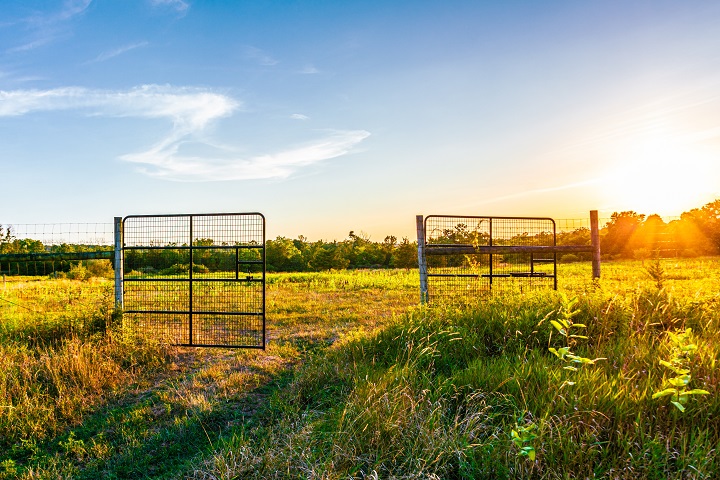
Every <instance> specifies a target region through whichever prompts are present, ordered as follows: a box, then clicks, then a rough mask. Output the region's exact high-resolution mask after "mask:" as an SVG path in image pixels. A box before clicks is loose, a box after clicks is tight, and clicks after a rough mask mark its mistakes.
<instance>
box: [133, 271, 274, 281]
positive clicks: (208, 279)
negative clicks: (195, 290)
mask: <svg viewBox="0 0 720 480" xmlns="http://www.w3.org/2000/svg"><path fill="white" fill-rule="evenodd" d="M231 273H234V272H231ZM258 275H260V273H259V272H258ZM123 281H124V282H126V283H127V282H177V283H198V282H227V283H256V282H257V283H261V282H262V281H263V279H262V278H254V277H249V278H248V277H245V278H188V277H176V278H169V277H167V278H125V279H124V280H123Z"/></svg>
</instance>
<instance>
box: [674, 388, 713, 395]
mask: <svg viewBox="0 0 720 480" xmlns="http://www.w3.org/2000/svg"><path fill="white" fill-rule="evenodd" d="M680 395H710V392H708V391H707V390H702V389H700V388H694V389H692V390H687V391H685V392H680Z"/></svg>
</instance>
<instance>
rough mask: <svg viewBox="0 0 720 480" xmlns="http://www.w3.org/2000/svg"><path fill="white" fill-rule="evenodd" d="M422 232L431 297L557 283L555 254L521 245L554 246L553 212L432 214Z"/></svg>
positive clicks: (467, 295)
mask: <svg viewBox="0 0 720 480" xmlns="http://www.w3.org/2000/svg"><path fill="white" fill-rule="evenodd" d="M424 232H425V245H426V251H425V253H426V255H427V281H428V297H429V298H430V299H434V300H445V301H453V300H461V301H462V300H465V301H472V300H473V299H476V298H477V297H478V296H479V295H482V294H484V293H489V292H491V291H496V292H509V291H528V290H534V289H537V288H557V261H556V254H555V253H537V252H530V251H528V252H524V251H522V248H523V247H554V246H556V234H555V221H554V220H553V219H552V218H533V217H479V216H452V215H430V216H428V217H426V218H425V225H424ZM488 247H498V248H497V252H498V253H486V252H488V251H493V250H494V249H493V248H488ZM501 247H511V248H506V249H505V250H504V251H503V250H501ZM515 247H517V248H515ZM481 251H482V253H480V252H481ZM436 252H442V253H441V254H438V253H436Z"/></svg>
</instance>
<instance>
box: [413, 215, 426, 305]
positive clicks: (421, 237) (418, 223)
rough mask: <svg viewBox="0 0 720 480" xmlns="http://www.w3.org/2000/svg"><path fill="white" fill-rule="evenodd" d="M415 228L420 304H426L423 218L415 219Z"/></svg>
mask: <svg viewBox="0 0 720 480" xmlns="http://www.w3.org/2000/svg"><path fill="white" fill-rule="evenodd" d="M415 224H416V226H417V242H418V269H419V270H420V303H421V304H423V305H424V304H426V303H427V302H428V281H427V261H426V259H425V225H424V222H423V216H422V215H417V216H416V217H415Z"/></svg>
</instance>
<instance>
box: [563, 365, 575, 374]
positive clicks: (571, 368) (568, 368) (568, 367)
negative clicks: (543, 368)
mask: <svg viewBox="0 0 720 480" xmlns="http://www.w3.org/2000/svg"><path fill="white" fill-rule="evenodd" d="M563 369H564V370H570V371H571V372H577V371H578V369H577V367H573V366H572V365H568V366H567V367H563Z"/></svg>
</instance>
